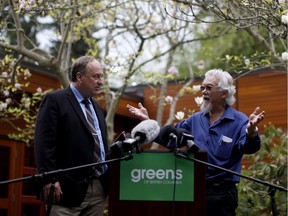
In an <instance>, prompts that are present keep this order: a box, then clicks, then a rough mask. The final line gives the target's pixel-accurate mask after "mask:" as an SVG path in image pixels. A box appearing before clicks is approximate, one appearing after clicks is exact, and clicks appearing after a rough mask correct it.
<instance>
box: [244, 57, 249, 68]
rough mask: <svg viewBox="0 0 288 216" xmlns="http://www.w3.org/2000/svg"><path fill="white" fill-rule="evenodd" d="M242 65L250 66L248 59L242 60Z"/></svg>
mask: <svg viewBox="0 0 288 216" xmlns="http://www.w3.org/2000/svg"><path fill="white" fill-rule="evenodd" d="M244 64H245V65H246V67H248V66H249V64H250V59H248V58H246V59H245V60H244Z"/></svg>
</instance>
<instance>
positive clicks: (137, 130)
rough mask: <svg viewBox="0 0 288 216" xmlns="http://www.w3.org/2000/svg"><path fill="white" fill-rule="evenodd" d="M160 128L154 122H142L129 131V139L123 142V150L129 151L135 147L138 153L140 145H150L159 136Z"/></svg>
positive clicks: (149, 120)
mask: <svg viewBox="0 0 288 216" xmlns="http://www.w3.org/2000/svg"><path fill="white" fill-rule="evenodd" d="M159 131H160V126H159V125H158V122H157V121H155V120H151V119H148V120H144V121H142V122H141V123H140V124H138V125H136V127H134V128H133V129H132V131H131V137H130V138H128V139H125V140H124V141H123V150H124V151H131V150H132V149H133V148H134V147H136V152H140V145H145V144H148V143H151V142H152V141H153V140H154V139H155V138H156V137H157V136H158V134H159Z"/></svg>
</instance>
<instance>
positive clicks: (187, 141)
mask: <svg viewBox="0 0 288 216" xmlns="http://www.w3.org/2000/svg"><path fill="white" fill-rule="evenodd" d="M159 137H160V140H161V143H163V144H164V146H166V147H167V148H181V147H183V146H187V148H188V150H187V151H188V152H189V153H197V152H198V151H199V147H198V146H197V145H196V144H195V143H194V137H193V136H192V135H191V134H190V133H189V132H188V131H187V130H185V129H183V128H175V127H174V126H170V125H167V126H165V127H163V128H161V130H160V133H159Z"/></svg>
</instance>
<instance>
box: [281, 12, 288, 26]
mask: <svg viewBox="0 0 288 216" xmlns="http://www.w3.org/2000/svg"><path fill="white" fill-rule="evenodd" d="M281 22H282V23H284V24H288V14H283V15H282V16H281Z"/></svg>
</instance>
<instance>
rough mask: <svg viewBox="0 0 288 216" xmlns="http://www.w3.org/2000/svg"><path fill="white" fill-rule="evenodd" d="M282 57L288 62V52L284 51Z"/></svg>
mask: <svg viewBox="0 0 288 216" xmlns="http://www.w3.org/2000/svg"><path fill="white" fill-rule="evenodd" d="M281 58H282V59H283V61H287V62H288V52H283V53H282V55H281Z"/></svg>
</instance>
